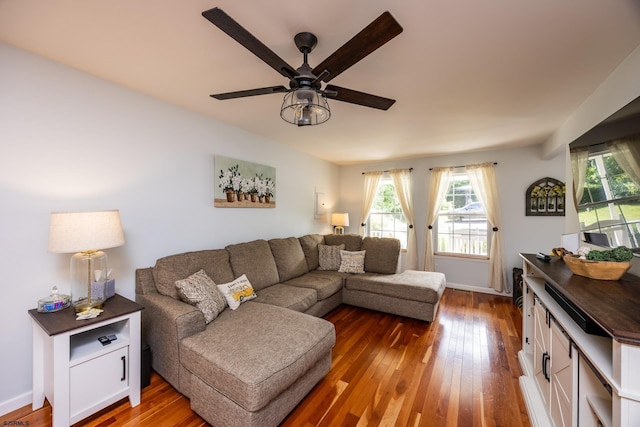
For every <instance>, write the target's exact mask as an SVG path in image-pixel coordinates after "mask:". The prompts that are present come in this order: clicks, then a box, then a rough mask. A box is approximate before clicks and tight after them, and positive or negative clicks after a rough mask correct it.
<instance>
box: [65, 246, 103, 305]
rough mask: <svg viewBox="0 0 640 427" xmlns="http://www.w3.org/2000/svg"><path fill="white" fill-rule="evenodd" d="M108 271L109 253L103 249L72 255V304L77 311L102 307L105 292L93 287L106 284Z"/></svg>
mask: <svg viewBox="0 0 640 427" xmlns="http://www.w3.org/2000/svg"><path fill="white" fill-rule="evenodd" d="M107 271H108V268H107V254H105V253H104V252H102V251H85V252H78V253H77V254H75V255H73V256H72V257H71V305H73V307H74V309H75V311H76V312H81V311H85V310H88V309H90V308H93V307H96V308H100V307H102V304H103V303H104V292H95V291H93V289H96V287H98V286H99V287H102V286H104V282H105V280H106V275H107ZM95 294H98V295H99V296H100V297H99V298H96V297H95Z"/></svg>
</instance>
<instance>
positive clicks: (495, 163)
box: [429, 162, 498, 171]
mask: <svg viewBox="0 0 640 427" xmlns="http://www.w3.org/2000/svg"><path fill="white" fill-rule="evenodd" d="M493 164H494V165H497V164H498V162H493ZM453 167H454V168H464V167H466V165H461V166H453ZM429 170H430V171H432V170H433V168H429Z"/></svg>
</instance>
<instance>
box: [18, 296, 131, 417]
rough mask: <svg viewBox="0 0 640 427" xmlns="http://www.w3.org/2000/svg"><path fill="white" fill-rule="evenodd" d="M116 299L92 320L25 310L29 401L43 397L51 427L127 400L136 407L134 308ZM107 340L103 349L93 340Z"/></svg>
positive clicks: (38, 405)
mask: <svg viewBox="0 0 640 427" xmlns="http://www.w3.org/2000/svg"><path fill="white" fill-rule="evenodd" d="M141 309H142V306H140V305H139V304H136V303H135V302H133V301H129V300H128V299H126V298H124V297H121V296H120V295H116V296H114V297H113V298H111V299H109V300H107V302H105V305H104V312H103V313H102V314H101V315H100V316H98V317H97V318H95V319H90V320H82V321H77V320H75V313H74V312H73V308H68V309H65V310H62V311H60V312H56V313H38V312H37V310H29V314H30V315H31V317H32V320H33V403H32V408H33V409H34V410H35V409H38V408H41V407H42V406H43V404H44V399H45V397H46V398H47V399H48V400H49V403H50V404H51V407H52V424H53V426H54V427H58V426H65V427H67V426H69V425H71V424H74V423H76V422H78V421H80V420H82V419H84V418H86V417H87V416H89V415H91V414H93V413H95V412H97V411H99V410H100V409H103V408H105V407H106V406H108V405H111V404H113V403H115V402H117V401H118V400H120V399H122V398H124V397H127V396H128V397H129V402H130V403H131V406H136V405H138V404H139V403H140V310H141ZM102 336H112V337H114V338H115V339H113V340H112V341H111V342H110V343H109V344H106V345H103V344H102V343H101V342H100V341H99V339H98V338H100V337H102Z"/></svg>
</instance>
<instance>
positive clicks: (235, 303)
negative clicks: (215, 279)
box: [218, 274, 256, 310]
mask: <svg viewBox="0 0 640 427" xmlns="http://www.w3.org/2000/svg"><path fill="white" fill-rule="evenodd" d="M218 289H220V292H222V295H224V297H225V299H226V300H227V303H228V304H229V308H230V309H231V310H235V309H236V308H238V307H240V304H242V303H243V302H245V301H249V300H252V299H254V298H255V297H256V293H255V291H254V290H253V286H251V283H250V282H249V279H247V276H246V275H245V274H243V275H242V276H240V277H238V278H237V279H236V280H234V281H233V282H229V283H225V284H224V285H218Z"/></svg>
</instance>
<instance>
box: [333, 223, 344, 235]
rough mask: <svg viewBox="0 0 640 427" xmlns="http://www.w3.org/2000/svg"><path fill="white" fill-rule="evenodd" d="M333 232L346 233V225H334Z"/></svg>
mask: <svg viewBox="0 0 640 427" xmlns="http://www.w3.org/2000/svg"><path fill="white" fill-rule="evenodd" d="M333 234H344V227H343V226H341V225H336V226H335V227H333Z"/></svg>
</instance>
